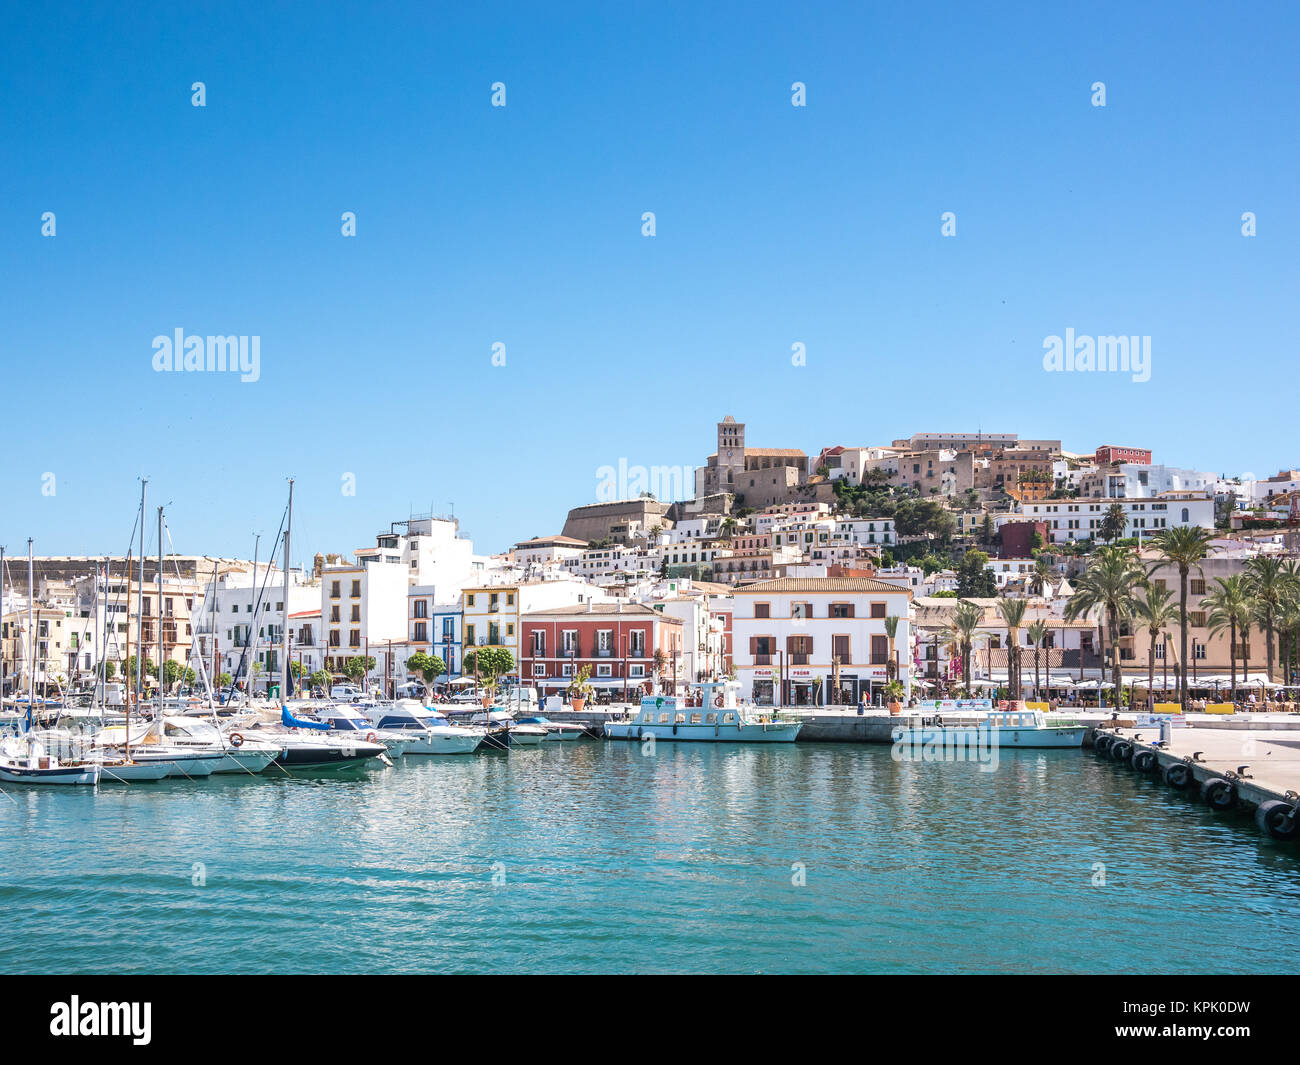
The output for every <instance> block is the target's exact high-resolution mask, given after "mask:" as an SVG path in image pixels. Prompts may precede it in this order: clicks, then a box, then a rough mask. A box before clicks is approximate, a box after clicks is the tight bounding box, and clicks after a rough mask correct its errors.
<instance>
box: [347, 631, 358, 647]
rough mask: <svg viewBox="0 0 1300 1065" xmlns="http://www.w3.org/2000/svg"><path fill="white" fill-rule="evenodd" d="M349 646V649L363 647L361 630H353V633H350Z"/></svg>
mask: <svg viewBox="0 0 1300 1065" xmlns="http://www.w3.org/2000/svg"><path fill="white" fill-rule="evenodd" d="M348 646H349V647H360V646H361V630H360V629H353V630H352V631H351V632H349V633H348Z"/></svg>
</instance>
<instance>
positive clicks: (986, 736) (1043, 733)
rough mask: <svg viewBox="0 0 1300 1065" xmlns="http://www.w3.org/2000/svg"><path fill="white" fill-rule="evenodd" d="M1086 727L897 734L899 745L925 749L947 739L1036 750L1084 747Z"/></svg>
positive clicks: (969, 727) (962, 728)
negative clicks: (925, 746)
mask: <svg viewBox="0 0 1300 1065" xmlns="http://www.w3.org/2000/svg"><path fill="white" fill-rule="evenodd" d="M1086 731H1087V728H1086V727H1085V726H1083V725H1077V726H1076V725H1064V726H1061V727H1059V728H1044V729H1033V728H995V729H986V728H976V727H975V726H973V725H951V726H944V725H940V726H933V725H931V726H929V727H923V728H897V729H894V731H893V734H892V736H893V740H894V742H895V743H902V744H904V745H912V746H924V745H926V744H942V743H943V742H944V740H945V738H951V739H962V740H967V741H970V742H972V743H975V742H978V743H980V744H983V745H985V746H991V747H999V748H1006V749H1010V748H1024V749H1032V750H1040V749H1042V750H1053V749H1070V748H1074V747H1082V746H1083V734H1084V733H1085V732H1086Z"/></svg>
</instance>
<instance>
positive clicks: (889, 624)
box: [885, 614, 898, 680]
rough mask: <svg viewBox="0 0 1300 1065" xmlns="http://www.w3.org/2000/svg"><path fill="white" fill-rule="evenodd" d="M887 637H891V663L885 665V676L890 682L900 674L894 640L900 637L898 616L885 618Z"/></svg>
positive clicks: (892, 615)
mask: <svg viewBox="0 0 1300 1065" xmlns="http://www.w3.org/2000/svg"><path fill="white" fill-rule="evenodd" d="M885 635H886V636H888V637H889V661H888V662H887V663H886V664H885V676H886V677H888V678H889V679H890V680H893V679H894V675H895V674H896V673H897V672H898V664H897V663H896V662H895V661H894V638H895V637H896V636H897V635H898V616H897V615H895V614H890V615H889V617H887V618H885Z"/></svg>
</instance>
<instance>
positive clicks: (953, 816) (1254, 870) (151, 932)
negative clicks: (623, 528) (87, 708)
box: [0, 741, 1300, 973]
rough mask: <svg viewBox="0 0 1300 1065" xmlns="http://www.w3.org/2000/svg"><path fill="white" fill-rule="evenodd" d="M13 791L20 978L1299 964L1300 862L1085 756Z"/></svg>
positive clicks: (516, 760)
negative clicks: (1101, 881)
mask: <svg viewBox="0 0 1300 1065" xmlns="http://www.w3.org/2000/svg"><path fill="white" fill-rule="evenodd" d="M5 791H6V794H7V795H8V796H9V798H7V799H6V798H3V797H0V905H3V909H4V912H5V914H6V935H5V936H4V937H3V939H2V940H0V970H3V971H5V972H73V971H76V972H238V973H253V972H340V973H343V972H346V973H362V972H397V971H400V972H427V971H457V972H578V971H582V972H585V971H615V972H627V971H638V972H640V971H649V972H677V971H688V972H801V973H803V972H878V973H931V972H963V973H968V972H981V973H986V972H993V973H1002V972H1006V973H1025V972H1042V973H1052V972H1175V971H1188V970H1191V971H1204V970H1211V971H1221V972H1294V971H1296V969H1297V968H1300V851H1298V850H1297V849H1296V848H1295V847H1294V846H1293V845H1286V844H1279V843H1274V842H1272V841H1269V840H1267V839H1264V838H1262V837H1261V836H1259V835H1258V834H1257V833H1256V831H1255V829H1254V827H1253V825H1252V824H1251V823H1250V821H1249V820H1246V819H1238V818H1235V817H1223V816H1216V815H1214V814H1211V813H1210V812H1209V811H1208V810H1205V809H1203V808H1202V807H1201V806H1199V805H1197V804H1196V803H1194V802H1192V801H1189V800H1188V799H1186V798H1184V797H1182V796H1179V795H1176V794H1175V793H1173V792H1171V791H1169V790H1167V789H1165V788H1164V787H1163V786H1161V785H1159V784H1157V783H1154V782H1152V781H1149V780H1147V779H1144V778H1141V777H1138V776H1137V775H1136V774H1134V773H1131V772H1129V771H1127V770H1121V769H1118V768H1117V767H1116V766H1115V765H1114V764H1112V763H1108V762H1103V761H1099V760H1097V759H1095V758H1094V757H1093V756H1092V754H1091V753H1090V752H1083V753H1080V752H1032V751H1009V752H1007V751H1004V752H1002V754H1001V764H1000V767H999V768H998V770H997V771H996V772H994V773H981V772H978V771H977V770H976V768H975V766H973V765H971V764H963V763H948V764H943V763H940V764H933V763H929V764H926V763H920V764H900V763H896V762H894V761H893V760H892V759H891V758H890V755H889V749H888V748H887V747H863V746H847V745H831V744H809V745H802V744H800V745H794V746H790V747H780V748H778V747H757V746H753V747H745V746H716V747H715V746H711V745H698V746H692V745H689V744H687V745H682V746H681V747H680V748H674V747H673V746H672V745H670V744H660V745H659V746H658V750H657V753H656V754H655V755H654V756H653V757H645V756H643V755H642V753H641V748H640V746H639V745H636V744H620V743H606V742H596V741H593V742H582V743H571V744H562V745H556V746H548V747H545V748H542V749H536V750H524V751H517V752H515V753H512V754H510V755H508V756H507V755H504V754H482V755H472V756H462V757H450V758H407V759H405V760H404V762H400V763H399V764H398V765H397V766H396V767H394V768H392V769H377V770H373V771H364V772H356V773H352V774H349V775H336V776H333V777H329V776H320V777H317V778H315V779H303V780H286V779H285V778H284V777H282V776H281V777H276V776H270V775H267V776H263V777H260V778H256V779H252V778H249V777H235V776H227V777H213V778H211V779H209V780H208V781H207V782H205V783H200V784H190V783H187V782H183V781H182V782H178V783H172V782H165V783H162V784H137V785H134V786H131V787H121V786H102V787H100V788H99V790H98V792H92V791H91V790H90V789H81V788H75V789H68V790H66V791H64V790H61V789H53V788H51V789H35V788H31V789H22V788H20V787H16V786H8V787H6V789H5ZM1097 862H1101V863H1104V864H1105V867H1106V868H1105V881H1106V883H1105V886H1094V883H1093V881H1094V879H1095V878H1096V871H1095V869H1094V863H1097ZM196 863H201V867H199V866H198V865H196ZM795 863H802V868H803V870H804V878H805V879H806V883H804V884H803V885H801V886H800V885H796V884H795V883H793V882H792V881H793V880H795V879H798V875H797V870H793V869H792V867H793V866H795ZM494 878H495V881H496V882H495V883H494ZM195 879H199V880H201V881H202V883H201V884H199V885H196V884H195V883H194V881H195Z"/></svg>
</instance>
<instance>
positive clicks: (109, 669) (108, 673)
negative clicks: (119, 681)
mask: <svg viewBox="0 0 1300 1065" xmlns="http://www.w3.org/2000/svg"><path fill="white" fill-rule="evenodd" d="M116 676H117V663H116V662H114V661H113V660H112V659H109V661H107V662H105V663H104V677H105V678H106V679H108V680H112V679H113V678H114V677H116Z"/></svg>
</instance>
